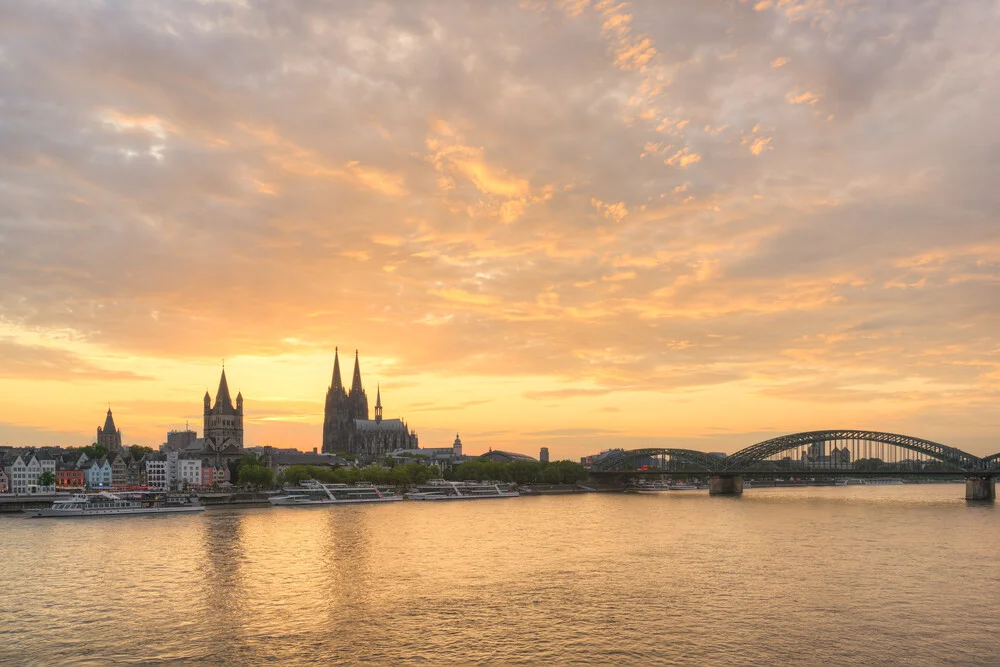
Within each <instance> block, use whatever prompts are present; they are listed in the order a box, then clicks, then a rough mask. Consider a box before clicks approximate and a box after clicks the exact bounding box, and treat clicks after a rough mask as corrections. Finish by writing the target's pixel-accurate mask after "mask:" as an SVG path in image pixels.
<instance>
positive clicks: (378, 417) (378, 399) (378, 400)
mask: <svg viewBox="0 0 1000 667" xmlns="http://www.w3.org/2000/svg"><path fill="white" fill-rule="evenodd" d="M375 423H376V424H381V423H382V385H379V387H378V390H377V391H376V393H375Z"/></svg>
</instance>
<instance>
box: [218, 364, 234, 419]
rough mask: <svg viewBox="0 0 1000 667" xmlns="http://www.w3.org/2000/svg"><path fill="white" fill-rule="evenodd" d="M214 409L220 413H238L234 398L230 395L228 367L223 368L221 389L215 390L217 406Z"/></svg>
mask: <svg viewBox="0 0 1000 667" xmlns="http://www.w3.org/2000/svg"><path fill="white" fill-rule="evenodd" d="M212 411H213V412H215V413H216V414H220V415H233V414H236V408H235V407H233V399H232V398H231V397H230V396H229V383H228V382H227V381H226V369H225V368H223V369H222V377H220V378H219V390H218V391H217V392H215V407H214V408H212Z"/></svg>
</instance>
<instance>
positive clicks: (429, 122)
mask: <svg viewBox="0 0 1000 667" xmlns="http://www.w3.org/2000/svg"><path fill="white" fill-rule="evenodd" d="M998 7H1000V5H998V4H997V2H994V1H985V0H982V1H980V0H965V1H959V0H956V1H955V2H947V3H945V2H940V1H939V0H879V1H877V2H875V1H865V0H856V1H852V0H759V1H758V0H749V1H748V0H704V1H699V2H689V1H687V0H673V1H669V0H633V1H632V2H609V1H608V0H549V1H544V0H524V1H523V2H522V1H518V0H510V1H504V0H496V1H495V2H481V1H479V0H467V1H462V0H449V1H447V2H442V1H440V0H437V1H433V2H431V1H428V0H407V1H406V2H402V1H398V2H373V1H370V0H341V1H333V2H319V1H318V0H317V1H313V0H296V1H292V0H288V1H286V2H280V3H273V2H265V1H263V0H171V1H170V2H165V1H164V2H155V1H153V0H149V1H145V2H126V1H123V0H121V1H119V0H104V1H93V0H81V1H80V2H72V3H70V2H63V1H61V0H33V1H32V2H4V3H0V146H2V147H3V149H2V151H0V445H3V444H10V445H42V444H61V445H85V444H88V443H89V442H91V441H92V440H93V439H94V436H95V433H96V428H97V426H99V425H103V422H104V415H105V412H106V410H107V409H108V406H109V405H110V406H111V408H112V409H113V410H114V415H115V420H116V423H117V425H118V426H119V427H120V428H121V429H122V431H123V434H124V438H125V441H126V443H137V444H143V445H148V446H153V447H156V446H157V445H158V444H159V443H161V442H163V441H164V440H165V434H166V432H167V431H168V430H170V429H181V428H184V426H185V424H186V423H187V424H190V426H191V427H192V428H194V429H196V430H198V431H199V432H200V431H201V411H202V402H201V399H202V396H203V394H204V392H205V390H206V389H208V390H210V391H211V392H212V394H213V395H214V393H215V389H216V387H217V386H218V381H219V373H220V369H221V367H222V364H223V360H225V369H226V374H227V377H228V380H229V385H230V387H231V388H232V390H233V392H234V393H235V392H236V391H242V393H243V395H244V397H245V401H246V403H245V405H246V408H245V409H246V419H245V421H246V434H245V442H246V444H247V445H248V446H249V445H272V446H275V447H297V448H299V449H303V450H310V449H311V448H312V447H318V446H320V445H321V439H322V434H321V431H322V422H323V414H322V413H323V401H324V397H325V392H326V389H327V387H328V386H329V384H330V381H331V371H332V367H333V355H334V349H335V347H338V346H339V348H340V351H341V354H342V358H341V362H342V365H343V366H344V372H345V374H346V375H347V379H348V381H349V374H350V370H351V365H352V364H353V356H354V351H355V350H359V353H360V361H361V371H362V376H363V378H364V381H365V384H366V388H367V390H368V394H369V396H370V397H372V399H371V402H372V403H374V399H373V397H374V394H375V389H376V388H377V387H378V386H380V387H381V392H382V399H383V404H384V406H385V416H386V418H390V417H402V418H404V419H406V420H407V422H408V423H409V425H410V426H411V427H412V428H413V429H415V430H416V431H417V433H418V435H419V437H420V443H421V446H424V447H433V446H448V445H449V444H450V443H451V441H452V440H453V439H454V436H455V434H456V433H460V434H461V437H462V440H463V442H464V443H465V450H466V452H471V453H479V452H481V451H486V450H487V449H488V448H491V447H492V448H498V449H506V450H513V451H520V452H524V453H528V454H531V455H535V456H537V454H538V449H539V448H540V447H542V446H547V447H549V449H550V451H551V452H552V456H553V458H576V457H579V456H582V455H585V454H588V453H594V452H597V451H599V450H602V449H606V448H610V447H626V448H634V447H646V446H683V447H688V448H692V449H700V450H704V451H725V452H733V451H736V450H738V449H740V448H742V447H744V446H747V445H750V444H753V443H754V442H757V441H760V440H764V439H766V438H768V437H771V436H774V435H778V434H783V433H793V432H797V431H804V430H817V429H827V428H863V429H871V430H880V431H891V432H897V433H904V434H907V435H911V436H917V437H922V438H926V439H930V440H935V441H938V442H942V443H945V444H948V445H952V446H956V447H960V448H962V449H965V450H967V451H969V452H971V453H973V454H980V455H985V454H989V453H993V452H996V451H1000V413H998V409H997V408H998V404H1000V403H998V399H1000V188H998V186H997V177H998V174H1000V129H998V126H997V122H996V109H997V108H998V107H1000V51H998V50H997V48H996V35H997V34H1000V9H998Z"/></svg>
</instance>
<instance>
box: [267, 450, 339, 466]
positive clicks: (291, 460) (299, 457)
mask: <svg viewBox="0 0 1000 667" xmlns="http://www.w3.org/2000/svg"><path fill="white" fill-rule="evenodd" d="M271 460H272V461H273V462H274V463H276V464H277V465H285V466H342V465H345V464H346V463H347V461H346V459H343V458H341V457H340V456H335V455H333V454H312V453H306V452H276V453H275V454H273V455H272V457H271Z"/></svg>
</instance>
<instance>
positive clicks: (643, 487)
mask: <svg viewBox="0 0 1000 667" xmlns="http://www.w3.org/2000/svg"><path fill="white" fill-rule="evenodd" d="M698 488H699V487H698V485H697V484H692V483H690V482H649V483H646V484H638V485H636V486H632V487H629V488H627V489H625V492H626V493H639V494H643V495H653V494H657V493H666V492H668V491H696V490H698Z"/></svg>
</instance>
